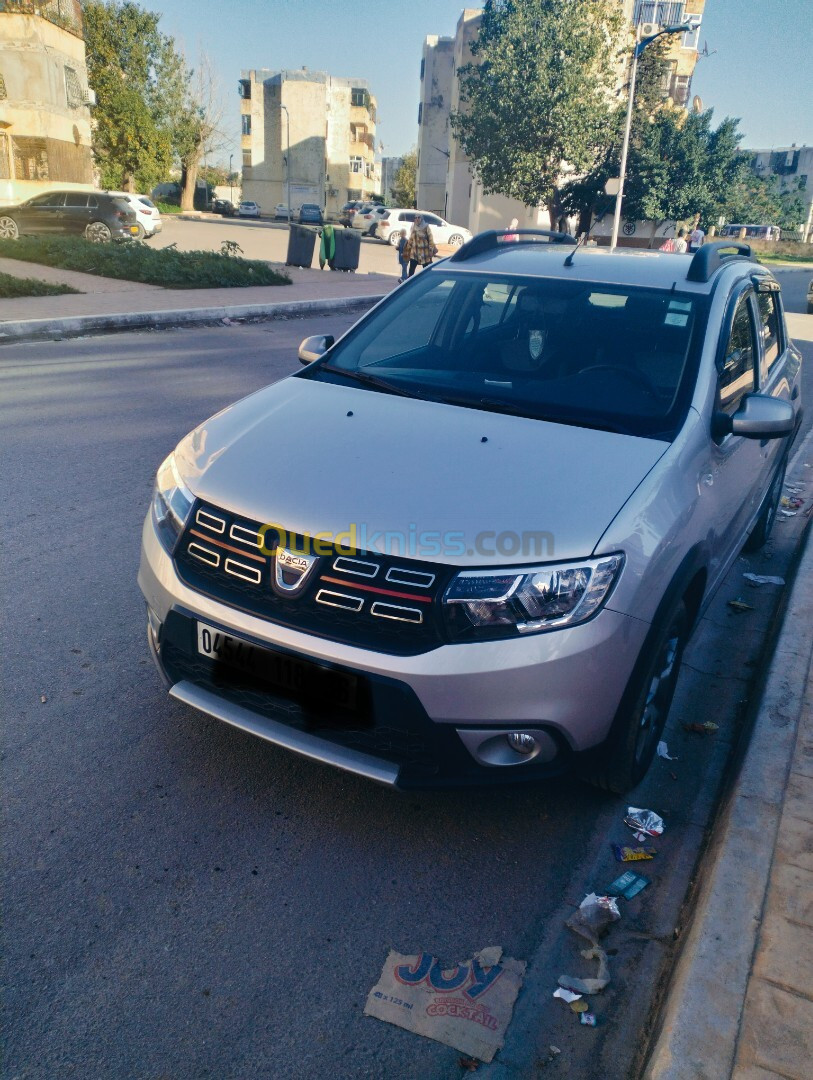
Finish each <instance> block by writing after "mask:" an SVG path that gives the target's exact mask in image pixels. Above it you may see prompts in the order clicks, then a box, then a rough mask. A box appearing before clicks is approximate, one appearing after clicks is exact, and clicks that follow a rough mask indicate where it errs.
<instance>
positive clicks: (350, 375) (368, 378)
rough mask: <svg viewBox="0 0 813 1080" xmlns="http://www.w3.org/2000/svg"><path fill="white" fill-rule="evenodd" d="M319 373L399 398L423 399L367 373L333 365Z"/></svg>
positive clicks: (325, 366) (323, 367)
mask: <svg viewBox="0 0 813 1080" xmlns="http://www.w3.org/2000/svg"><path fill="white" fill-rule="evenodd" d="M318 370H319V371H329V372H330V374H331V375H343V376H344V377H345V378H346V379H351V380H352V381H353V382H357V383H361V385H362V386H374V387H375V388H376V390H383V391H384V392H385V393H386V394H397V395H398V396H399V397H411V398H417V397H422V396H423V395H422V394H417V393H415V391H414V390H407V389H405V388H404V387H403V386H393V384H392V383H391V382H387V380H386V379H380V378H379V377H378V376H377V375H368V374H367V372H365V371H347V370H345V369H344V368H337V367H333V365H332V364H322V366H321V367H320V368H319V369H318Z"/></svg>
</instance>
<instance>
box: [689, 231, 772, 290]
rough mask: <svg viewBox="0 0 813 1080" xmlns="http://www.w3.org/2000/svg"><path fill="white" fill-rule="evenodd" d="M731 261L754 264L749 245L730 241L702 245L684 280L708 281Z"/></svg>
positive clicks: (717, 241)
mask: <svg viewBox="0 0 813 1080" xmlns="http://www.w3.org/2000/svg"><path fill="white" fill-rule="evenodd" d="M732 259H738V260H739V259H742V261H743V262H756V260H755V259H754V256H753V253H752V251H751V245H750V244H738V243H736V242H735V241H731V240H713V241H711V242H710V243H706V244H703V246H702V247H701V248H700V250H699V251H697V252H695V255H694V258H693V259H692V262H691V265H690V266H689V272H688V274H687V275H686V280H687V281H710V280H711V279H712V277H713V276H714V275H715V274H716V273H717V271H718V270H719V269H720V267H721V266H723V265H724V264H726V263H729V262H731V261H732Z"/></svg>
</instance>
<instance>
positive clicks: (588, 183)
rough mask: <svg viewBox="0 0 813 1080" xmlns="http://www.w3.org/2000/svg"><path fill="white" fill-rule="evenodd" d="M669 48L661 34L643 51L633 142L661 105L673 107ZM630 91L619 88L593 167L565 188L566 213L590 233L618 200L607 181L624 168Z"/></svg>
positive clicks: (641, 136)
mask: <svg viewBox="0 0 813 1080" xmlns="http://www.w3.org/2000/svg"><path fill="white" fill-rule="evenodd" d="M668 50H669V43H668V41H667V40H666V39H665V38H660V39H659V40H658V41H655V42H653V43H652V45H650V46H649V48H648V49H646V50H645V51H644V53H643V55H642V56H641V59H640V61H639V63H638V74H637V78H636V82H635V102H634V105H633V116H632V128H631V132H630V139H631V143H632V145H633V146H635V145H636V144H638V143H640V142H641V141H642V140H644V139H645V138H646V136H647V133H648V131H649V128H650V126H651V124H652V120H653V117H654V116H655V114H656V113H657V112H658V111H659V110H660V109H664V108H671V107H673V106H672V103H671V101H670V100H669V99H668V97H667V91H668V75H669V67H668V62H667V60H666V54H667V52H668ZM628 91H629V86H628V84H627V85H626V86H625V87H623V88H622V91H621V92H620V100H619V101H618V102H617V103H616V104H615V106H614V107H613V110H612V114H611V119H610V123H609V124H608V125H607V131H606V136H605V141H604V143H603V144H602V145H601V146H600V147H597V151H596V160H595V164H594V166H593V168H592V169H590V170H589V171H588V172H586V173H584V175H582V176H578V177H576V178H575V179H573V180H570V181H569V182H568V183H567V184H566V185H565V187H564V188H563V189H562V192H561V202H562V207H563V209H564V211H565V213H566V214H568V215H575V216H577V217H578V219H579V224H578V230H577V231H578V232H579V233H589V231H590V227H591V225H592V224H593V218H594V217H595V216H596V215H597V214H604V213H606V212H607V211H608V210H610V209H611V208H612V207H613V205H614V203H615V197H614V196H609V195H607V194H606V192H605V190H604V188H605V185H606V183H607V181H608V180H610V179H611V178H613V177H617V176H618V175H619V173H620V171H621V143H622V141H623V138H624V125H625V122H626V114H627V101H626V94H627V93H628Z"/></svg>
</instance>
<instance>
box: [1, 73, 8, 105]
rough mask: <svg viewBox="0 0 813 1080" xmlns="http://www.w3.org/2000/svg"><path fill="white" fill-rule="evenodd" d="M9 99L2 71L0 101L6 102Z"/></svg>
mask: <svg viewBox="0 0 813 1080" xmlns="http://www.w3.org/2000/svg"><path fill="white" fill-rule="evenodd" d="M7 97H8V94H7V93H6V80H5V79H4V78H3V72H2V71H0V101H5V100H6V98H7Z"/></svg>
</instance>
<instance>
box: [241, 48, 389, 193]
mask: <svg viewBox="0 0 813 1080" xmlns="http://www.w3.org/2000/svg"><path fill="white" fill-rule="evenodd" d="M239 88H240V97H241V103H240V104H241V109H240V112H241V124H242V132H241V149H242V153H243V198H244V199H252V200H254V201H255V202H258V203H259V204H260V206H261V207H262V209H263V210H264V211H270V210H272V209H273V207H274V206H275V205H276V204H277V203H287V200H288V196H287V191H288V185H289V183H290V192H291V204H292V206H293V207H294V208H295V207H297V206H299V205H301V204H302V203H303V202H311V203H317V204H318V205H319V206H321V207H322V208H323V209H325V210H326V211H327V212H328V213H336V212H337V211H338V210H339V209H340V208H341V206H342V204H343V203H345V202H346V201H347V200H348V199H367V198H370V196H372V195H377V194H378V193H379V192H380V190H381V175H380V166H379V165H378V164H377V163H376V160H375V131H376V99H375V98H374V97H373V95H372V93H371V92H370V86H369V83H368V82H367V81H366V80H365V79H347V78H338V77H336V76H335V75H329V74H327V72H324V71H309V70H308V69H307V68H302V69H301V70H299V71H269V70H265V69H263V70H259V71H244V72H243V73H242V78H241V79H240V85H239Z"/></svg>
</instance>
